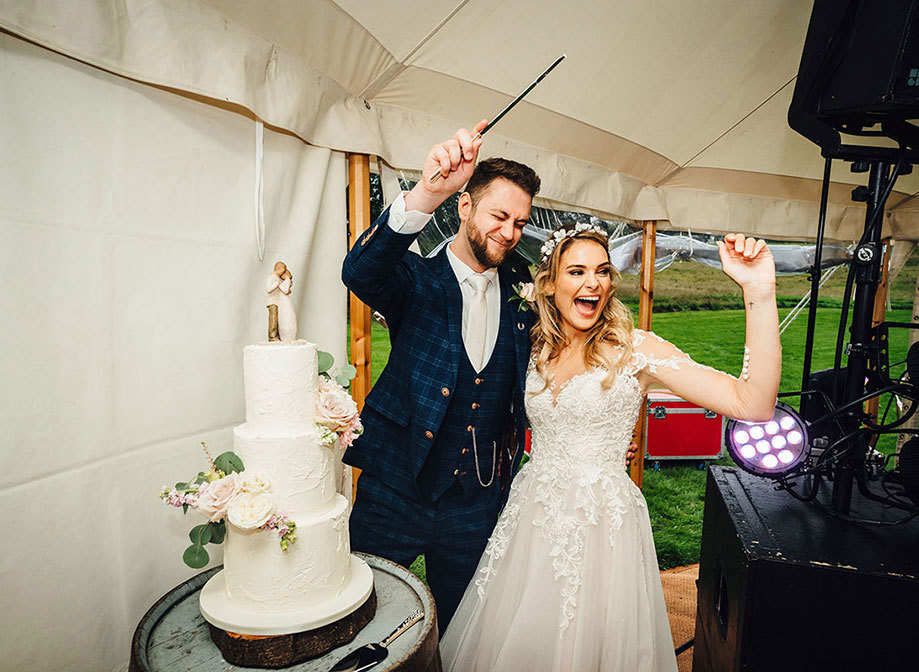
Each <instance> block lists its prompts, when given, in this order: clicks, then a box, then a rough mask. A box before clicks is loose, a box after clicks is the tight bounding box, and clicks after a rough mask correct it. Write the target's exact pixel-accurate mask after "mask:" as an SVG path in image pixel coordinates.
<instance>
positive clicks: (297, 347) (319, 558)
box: [201, 340, 373, 635]
mask: <svg viewBox="0 0 919 672" xmlns="http://www.w3.org/2000/svg"><path fill="white" fill-rule="evenodd" d="M243 373H244V381H245V391H246V422H245V424H243V425H240V426H238V427H236V428H235V429H234V431H233V443H234V446H235V451H234V452H235V453H236V454H237V455H238V456H239V458H240V459H241V460H242V462H243V464H244V465H245V473H246V474H252V475H257V476H258V477H259V478H260V479H262V480H263V481H264V483H265V484H266V486H267V489H268V493H269V494H270V497H271V500H272V503H273V505H274V506H275V508H276V509H277V510H279V511H283V512H284V513H285V514H286V515H287V517H288V518H289V519H290V520H291V521H293V522H295V523H296V542H295V543H291V544H290V545H289V546H288V547H287V548H286V550H284V549H282V548H281V546H280V545H279V543H278V538H277V535H275V534H273V533H270V532H266V531H265V530H261V529H243V528H241V527H238V526H236V525H234V524H233V519H232V514H231V516H228V518H227V534H226V540H225V550H224V569H223V571H221V572H219V573H218V574H216V575H215V576H213V577H212V578H211V579H210V580H209V581H208V582H207V584H206V585H205V586H204V588H203V590H202V591H201V613H202V614H203V615H204V618H205V619H206V620H207V621H208V622H210V623H211V624H213V625H215V626H217V627H218V628H221V629H223V630H227V631H229V632H233V633H238V634H243V635H284V634H290V633H296V632H303V631H306V630H312V629H315V628H318V627H321V626H323V625H327V624H329V623H332V622H334V621H337V620H339V619H341V618H343V617H345V616H347V615H348V614H350V613H351V612H353V611H354V610H356V609H357V608H358V607H360V606H361V605H362V604H363V603H364V602H365V601H366V600H367V598H368V597H369V596H370V593H371V591H372V590H373V574H372V572H371V570H370V567H368V566H367V564H366V563H365V562H364V561H363V560H361V559H360V558H357V557H356V556H353V555H351V545H350V539H349V536H348V516H349V515H350V512H351V506H350V502H349V499H348V498H346V497H345V496H344V495H342V494H341V493H339V492H338V491H337V489H336V485H337V484H338V483H339V482H340V480H339V479H338V478H337V475H338V474H339V472H340V469H341V463H340V462H339V461H338V460H336V459H335V456H334V454H333V451H332V448H330V447H328V446H325V445H322V443H321V442H320V440H319V432H318V430H317V427H316V424H315V410H316V398H317V390H318V384H319V374H318V363H317V351H316V346H315V345H314V344H312V343H307V342H306V341H303V340H300V341H293V342H285V343H282V342H274V343H262V344H259V345H250V346H247V347H246V348H245V349H244V351H243Z"/></svg>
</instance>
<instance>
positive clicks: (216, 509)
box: [198, 473, 239, 523]
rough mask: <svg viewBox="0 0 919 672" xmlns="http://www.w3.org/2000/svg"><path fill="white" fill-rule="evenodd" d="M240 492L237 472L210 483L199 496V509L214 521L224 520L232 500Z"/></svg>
mask: <svg viewBox="0 0 919 672" xmlns="http://www.w3.org/2000/svg"><path fill="white" fill-rule="evenodd" d="M237 492H239V478H238V477H237V475H236V474H235V473H233V474H230V475H229V476H224V477H223V478H218V479H217V480H216V481H213V482H212V483H210V484H208V486H207V489H205V490H204V492H202V493H201V494H200V496H199V497H198V511H200V512H201V513H202V514H203V515H204V516H205V517H206V518H207V519H208V520H209V521H211V522H212V523H218V522H220V521H221V520H223V517H224V516H225V515H226V513H227V506H229V504H230V500H232V499H233V497H235V496H236V493H237Z"/></svg>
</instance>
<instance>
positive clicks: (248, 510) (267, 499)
mask: <svg viewBox="0 0 919 672" xmlns="http://www.w3.org/2000/svg"><path fill="white" fill-rule="evenodd" d="M273 512H274V505H273V504H272V503H271V495H269V494H267V493H264V492H263V493H260V494H257V495H253V494H252V493H249V492H243V493H240V494H239V495H237V496H236V497H234V498H233V501H232V502H230V507H229V508H228V509H227V520H229V521H230V522H231V523H232V524H233V525H235V526H236V527H238V528H241V529H243V530H256V529H258V528H260V527H261V526H262V525H264V524H265V523H267V522H268V519H269V518H271V514H272V513H273Z"/></svg>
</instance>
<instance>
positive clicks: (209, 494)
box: [159, 351, 364, 569]
mask: <svg viewBox="0 0 919 672" xmlns="http://www.w3.org/2000/svg"><path fill="white" fill-rule="evenodd" d="M318 355H319V357H318V360H319V362H318V363H319V395H318V398H317V400H316V416H315V417H316V431H317V433H318V437H319V441H320V443H321V444H322V445H325V446H333V445H335V444H336V443H337V444H338V445H339V446H340V447H341V448H345V447H347V446H350V445H351V444H352V443H353V442H354V439H355V437H357V436H360V434H361V433H362V432H363V431H364V428H363V426H362V425H361V419H360V414H359V413H358V410H357V404H356V403H355V401H354V399H352V398H351V395H350V394H349V393H348V391H347V390H346V389H345V386H346V385H349V384H350V381H351V379H352V378H354V376H355V374H356V373H357V370H356V369H355V368H354V367H353V366H351V365H350V364H348V365H345V366H344V367H342V368H341V369H339V370H337V371H335V372H333V371H332V366H334V363H335V360H334V358H333V357H332V355H330V354H329V353H327V352H321V351H320V352H319V353H318ZM201 447H202V448H203V449H204V454H205V455H206V456H207V460H208V463H209V465H210V469H209V470H207V471H200V472H198V475H197V476H196V477H195V478H194V479H192V480H190V481H188V482H180V483H176V484H175V486H174V487H172V488H170V487H169V486H168V485H164V486H163V488H162V490H161V491H160V494H159V497H160V499H162V500H163V502H164V503H165V504H166V505H168V506H173V507H176V508H181V509H182V512H183V513H187V512H188V509H195V510H196V511H198V513H200V514H201V515H203V516H204V517H205V518H207V522H206V523H203V524H201V525H196V526H195V527H193V528H192V529H191V531H190V532H189V533H188V537H189V539H190V540H191V545H190V546H189V547H188V548H186V549H185V552H184V553H183V554H182V560H184V561H185V564H186V565H188V566H189V567H192V568H194V569H200V568H202V567H204V566H205V565H207V563H208V562H209V561H210V555H209V554H208V552H207V550H206V549H205V548H204V547H205V546H206V545H207V544H222V543H223V540H224V538H225V537H226V521H229V522H230V524H232V525H234V526H235V527H237V528H240V529H242V530H266V531H271V530H273V531H275V533H276V534H277V535H278V538H279V543H280V546H281V550H283V551H286V550H287V549H288V547H289V546H290V544H292V543H294V542H295V541H296V540H297V535H296V530H297V524H296V523H295V522H294V521H293V520H291V519H290V518H289V517H288V515H287V513H285V512H283V511H279V510H276V509H275V507H274V504H273V502H272V499H271V483H270V482H269V480H268V479H267V478H265V477H264V476H263V475H262V474H258V473H248V472H247V471H246V469H245V465H244V464H243V461H242V459H240V457H239V456H238V455H236V454H235V453H233V452H231V451H227V452H225V453H221V454H220V455H218V456H217V457H216V458H211V454H210V451H209V450H208V448H207V445H206V444H205V443H204V442H203V441H202V442H201Z"/></svg>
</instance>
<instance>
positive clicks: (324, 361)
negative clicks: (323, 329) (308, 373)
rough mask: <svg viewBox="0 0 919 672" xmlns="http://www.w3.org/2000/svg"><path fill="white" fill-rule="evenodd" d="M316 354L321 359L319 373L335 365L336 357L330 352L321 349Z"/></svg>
mask: <svg viewBox="0 0 919 672" xmlns="http://www.w3.org/2000/svg"><path fill="white" fill-rule="evenodd" d="M316 354H317V355H318V359H319V373H325V372H326V371H328V370H329V369H331V368H332V367H333V366H334V365H335V358H334V357H333V356H332V355H330V354H329V353H328V352H323V351H322V350H319V351H318V352H317V353H316Z"/></svg>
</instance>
